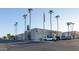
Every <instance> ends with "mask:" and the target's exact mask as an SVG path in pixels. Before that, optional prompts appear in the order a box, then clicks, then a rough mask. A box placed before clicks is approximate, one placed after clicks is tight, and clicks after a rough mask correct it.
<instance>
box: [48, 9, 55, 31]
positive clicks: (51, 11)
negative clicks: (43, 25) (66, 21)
mask: <svg viewBox="0 0 79 59" xmlns="http://www.w3.org/2000/svg"><path fill="white" fill-rule="evenodd" d="M49 13H50V30H52V13H54V12H53V10H49Z"/></svg>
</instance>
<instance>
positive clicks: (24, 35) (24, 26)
mask: <svg viewBox="0 0 79 59" xmlns="http://www.w3.org/2000/svg"><path fill="white" fill-rule="evenodd" d="M26 16H27V14H24V15H23V17H24V20H25V21H24V29H25V30H24V33H25V35H24V39H25V40H26Z"/></svg>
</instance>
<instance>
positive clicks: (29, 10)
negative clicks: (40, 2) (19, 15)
mask: <svg viewBox="0 0 79 59" xmlns="http://www.w3.org/2000/svg"><path fill="white" fill-rule="evenodd" d="M31 11H32V9H31V8H29V9H28V12H29V27H30V29H31Z"/></svg>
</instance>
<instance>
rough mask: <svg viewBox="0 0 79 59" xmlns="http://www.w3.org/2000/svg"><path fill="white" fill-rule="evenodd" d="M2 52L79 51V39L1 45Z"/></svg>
mask: <svg viewBox="0 0 79 59" xmlns="http://www.w3.org/2000/svg"><path fill="white" fill-rule="evenodd" d="M0 50H1V51H79V39H75V40H59V41H56V42H54V41H46V42H30V43H27V42H18V43H17V42H16V43H14V42H13V43H0Z"/></svg>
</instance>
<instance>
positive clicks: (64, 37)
mask: <svg viewBox="0 0 79 59" xmlns="http://www.w3.org/2000/svg"><path fill="white" fill-rule="evenodd" d="M60 39H61V40H71V37H70V36H61V37H60Z"/></svg>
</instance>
